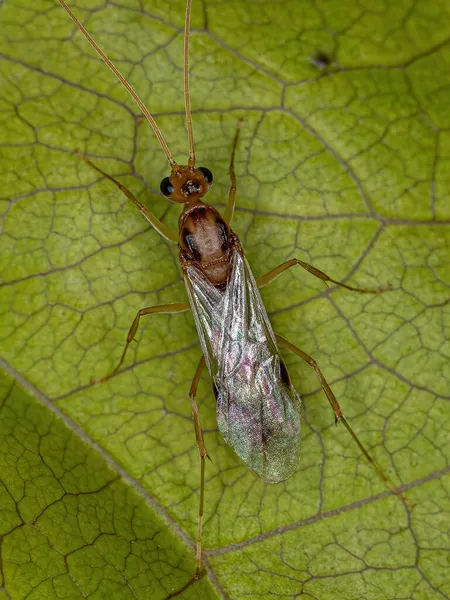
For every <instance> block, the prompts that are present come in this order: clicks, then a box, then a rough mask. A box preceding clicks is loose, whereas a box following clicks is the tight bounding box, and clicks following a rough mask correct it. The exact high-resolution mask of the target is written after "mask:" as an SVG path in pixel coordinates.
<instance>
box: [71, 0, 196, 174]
mask: <svg viewBox="0 0 450 600" xmlns="http://www.w3.org/2000/svg"><path fill="white" fill-rule="evenodd" d="M59 3H60V4H61V6H62V7H63V8H64V10H65V11H66V12H67V13H68V15H69V16H70V18H71V19H72V21H73V22H74V23H75V25H76V26H77V27H78V29H79V30H80V31H81V33H82V34H83V35H84V37H85V38H86V39H87V41H88V42H89V43H90V45H91V46H92V47H93V48H94V50H95V51H96V52H97V54H99V56H100V57H101V58H102V60H103V61H104V62H105V63H106V65H107V66H108V67H109V68H110V69H111V71H112V72H113V73H114V75H115V76H116V77H117V79H118V80H119V81H120V83H121V84H122V85H123V86H124V88H125V89H126V90H127V92H128V93H129V94H130V95H131V97H132V98H133V99H134V101H135V102H136V104H137V105H138V106H139V108H140V109H141V111H142V113H143V115H144V116H145V118H146V119H147V121H148V122H149V123H150V125H151V126H152V128H153V131H154V132H155V135H156V137H157V138H158V142H159V143H160V145H161V148H162V149H163V151H164V154H165V155H166V156H167V160H168V161H169V164H170V166H171V167H172V170H173V169H176V168H177V167H178V165H177V163H176V162H175V160H174V158H173V156H172V154H171V152H170V150H169V147H168V145H167V143H166V140H165V139H164V137H163V135H162V133H161V132H160V130H159V128H158V126H157V124H156V121H155V119H154V118H153V117H152V115H151V114H150V112H149V111H148V109H147V108H146V106H145V104H144V103H143V102H142V100H141V99H140V98H139V96H138V95H137V94H136V92H135V91H134V89H133V88H132V87H131V85H130V84H129V83H128V81H127V80H126V79H125V77H124V76H123V75H122V74H121V73H120V71H119V70H118V69H117V68H116V67H115V66H114V64H113V63H112V62H111V61H110V60H109V58H108V57H107V56H106V54H105V53H104V52H103V50H102V49H101V48H100V47H99V46H98V45H97V43H96V42H95V41H94V39H93V38H92V37H91V36H90V35H89V33H88V32H87V31H86V29H85V28H84V26H83V24H82V23H80V21H79V20H78V19H77V18H76V16H75V15H74V14H73V12H72V11H71V10H70V8H69V7H68V6H67V4H66V3H65V2H64V0H59ZM188 5H190V0H189V1H188ZM189 8H190V7H189ZM187 14H188V11H186V15H187ZM189 15H190V10H189ZM186 27H187V25H186ZM186 64H187V63H186ZM185 68H186V66H185ZM187 94H188V96H189V90H188V92H187ZM188 105H189V101H188V100H187V101H186V112H187V110H188ZM188 127H189V125H188ZM190 136H192V123H191V129H190ZM189 145H190V148H192V150H191V152H192V156H193V153H194V150H193V142H192V146H191V137H190V138H189ZM190 156H191V153H190V154H189V157H190ZM190 161H191V158H189V164H190Z"/></svg>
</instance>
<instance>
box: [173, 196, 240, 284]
mask: <svg viewBox="0 0 450 600" xmlns="http://www.w3.org/2000/svg"><path fill="white" fill-rule="evenodd" d="M179 231H180V238H179V242H178V244H179V247H180V260H181V264H182V266H183V267H185V266H187V263H191V264H194V265H195V266H197V267H198V268H199V269H200V270H201V271H202V272H203V273H204V274H205V275H206V277H207V278H208V279H209V281H210V282H211V283H212V284H213V285H215V286H216V287H219V288H221V287H224V286H225V285H226V283H227V281H228V275H229V267H230V265H229V258H230V248H231V244H232V239H231V230H230V227H229V226H228V224H227V223H225V221H224V220H223V218H222V217H221V215H220V214H219V213H218V212H217V210H216V209H215V208H213V207H212V206H210V205H209V204H205V203H204V202H202V201H201V200H199V201H197V202H192V203H189V204H188V205H186V206H185V208H184V210H183V212H182V213H181V215H180V219H179Z"/></svg>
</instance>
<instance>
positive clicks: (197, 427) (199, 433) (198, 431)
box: [164, 356, 209, 600]
mask: <svg viewBox="0 0 450 600" xmlns="http://www.w3.org/2000/svg"><path fill="white" fill-rule="evenodd" d="M205 366H206V363H205V357H204V356H202V357H201V359H200V362H199V363H198V365H197V369H196V371H195V375H194V379H193V380H192V383H191V389H190V390H189V399H190V401H191V406H192V418H193V420H194V431H195V439H196V440H197V448H198V453H199V455H200V461H201V462H200V505H199V509H198V532H197V550H196V554H195V573H194V575H193V576H192V577H191V579H190V580H189V581H188V582H187V583H186V584H185V585H183V587H181V588H180V589H179V590H176V591H175V592H172V593H171V594H169V596H166V598H165V599H164V600H169V599H170V598H176V597H177V596H179V595H180V594H181V593H182V592H184V591H185V590H187V588H189V587H190V586H191V585H192V584H193V583H194V582H195V581H197V580H198V579H200V577H201V575H200V570H201V562H202V529H203V505H204V500H205V459H206V458H209V455H208V452H207V450H206V448H205V443H204V440H203V430H202V426H201V424H200V416H199V413H198V407H197V403H196V401H195V397H196V396H197V388H198V384H199V381H200V377H201V375H202V371H203V369H204V368H205Z"/></svg>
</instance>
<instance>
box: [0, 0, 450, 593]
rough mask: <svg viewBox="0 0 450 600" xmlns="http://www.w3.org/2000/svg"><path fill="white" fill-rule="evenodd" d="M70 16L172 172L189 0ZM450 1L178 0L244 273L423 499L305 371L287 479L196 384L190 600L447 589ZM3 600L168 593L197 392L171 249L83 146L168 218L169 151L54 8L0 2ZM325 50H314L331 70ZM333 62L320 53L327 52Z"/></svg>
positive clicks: (296, 368) (185, 530)
mask: <svg viewBox="0 0 450 600" xmlns="http://www.w3.org/2000/svg"><path fill="white" fill-rule="evenodd" d="M73 8H74V10H76V12H77V14H78V15H79V16H80V18H82V20H83V21H84V22H85V23H86V25H87V27H88V29H89V31H90V32H91V33H92V34H93V35H94V36H95V38H96V39H97V41H98V42H99V43H100V44H101V45H102V47H104V49H105V50H106V51H107V52H108V53H109V54H110V55H111V58H112V59H113V60H114V61H115V62H116V64H117V66H118V67H119V68H120V69H121V70H122V72H123V73H124V75H126V77H127V78H128V79H129V81H130V82H131V83H132V84H133V86H134V87H135V88H136V90H137V91H138V93H139V94H140V95H141V97H142V99H143V100H144V102H145V103H146V105H148V106H149V108H150V110H151V111H152V112H153V114H154V115H155V116H156V118H157V121H158V124H159V125H160V127H161V129H162V131H163V133H164V135H165V137H166V139H167V142H168V144H169V147H170V148H171V150H172V152H173V153H174V155H175V158H176V160H178V161H181V162H185V160H186V156H187V138H186V133H185V124H184V106H183V74H182V65H183V58H182V51H183V22H184V8H185V7H184V2H183V1H182V0H180V1H178V0H177V1H172V2H169V3H168V2H162V1H160V0H158V1H156V0H155V1H152V2H150V1H146V2H137V1H136V0H127V1H126V2H122V3H111V2H110V3H107V6H106V3H104V2H96V3H94V2H92V1H90V0H89V1H88V0H82V1H81V0H77V2H76V5H75V4H74V7H73ZM449 17H450V9H449V5H448V2H446V1H445V0H437V1H436V2H433V3H428V2H426V1H425V0H419V1H418V2H414V3H411V2H408V1H406V0H400V1H399V2H395V3H386V2H367V1H356V0H350V1H349V2H347V3H345V5H343V4H342V3H341V2H337V1H335V0H332V1H331V0H328V1H327V2H324V1H323V0H318V1H316V2H311V3H298V2H294V1H290V2H285V3H283V4H280V3H276V2H261V3H259V2H258V3H256V2H255V3H253V2H236V1H235V2H231V1H230V2H225V1H224V2H209V1H207V2H203V3H200V2H199V1H198V0H196V1H194V6H193V17H192V21H193V22H192V26H193V33H192V38H191V42H192V43H191V89H192V106H193V108H194V134H195V140H196V152H197V159H198V164H201V165H205V166H207V167H208V168H210V169H211V170H212V171H213V173H214V177H215V183H214V186H213V188H212V190H211V192H210V195H209V196H208V198H209V199H210V201H211V203H214V204H215V205H216V206H218V207H219V209H223V208H224V206H225V204H226V199H227V194H228V187H229V177H228V174H227V171H228V165H229V160H230V152H231V144H232V140H233V136H234V133H235V130H236V126H237V123H238V120H239V119H243V120H244V126H243V128H242V130H241V140H240V143H239V147H238V150H237V156H236V169H237V175H238V206H237V211H236V215H235V219H234V222H233V228H234V230H235V231H236V233H237V234H238V235H239V236H240V238H241V240H242V243H243V245H244V248H245V250H246V253H247V257H248V259H249V261H250V264H251V265H252V267H253V269H254V272H255V274H256V275H260V274H262V273H264V272H266V271H268V270H270V269H272V268H274V267H275V266H277V265H278V264H280V263H281V262H283V261H284V260H286V259H288V258H292V257H298V258H299V259H301V260H304V261H307V262H309V263H312V264H314V265H315V266H316V267H318V268H319V269H322V270H323V271H325V272H326V273H328V274H329V275H330V276H331V277H333V278H334V279H339V280H343V281H345V282H347V283H349V284H350V285H357V286H360V287H362V286H365V287H371V288H377V287H379V286H385V285H387V284H390V285H391V286H392V291H389V292H387V293H384V294H380V295H366V294H364V295H363V294H356V293H351V292H349V291H347V290H345V289H339V288H337V287H336V286H331V287H330V288H329V289H326V288H325V286H324V285H323V282H321V281H319V280H317V279H315V278H314V277H313V276H312V275H310V274H308V273H306V272H304V271H301V270H300V269H297V270H296V269H292V270H290V271H289V272H287V273H285V274H283V275H282V276H281V277H280V278H279V279H277V280H276V281H275V282H274V283H273V284H271V285H270V286H268V287H267V288H265V289H264V290H263V298H264V300H265V302H266V306H267V308H268V310H269V312H270V314H271V318H272V322H273V324H274V327H275V329H276V330H277V331H279V332H280V333H281V334H282V335H284V336H285V337H287V338H288V339H290V340H291V341H292V342H293V343H296V344H298V345H299V346H300V347H301V348H302V349H304V351H305V352H307V353H308V354H310V355H311V356H313V357H314V358H315V359H316V361H317V362H318V364H319V366H320V368H321V369H322V371H323V373H324V375H325V377H326V378H327V380H328V382H329V383H330V384H331V386H332V388H333V391H334V392H335V394H336V396H337V398H338V399H339V401H340V403H341V406H342V409H343V411H344V413H345V415H346V416H347V418H348V421H349V422H350V423H351V425H352V427H353V428H354V429H355V431H356V433H357V435H358V436H359V437H360V439H361V441H362V442H363V443H364V444H365V445H366V447H367V448H368V449H369V451H370V452H371V454H372V456H373V457H374V459H375V460H376V461H377V462H378V463H379V464H380V465H381V467H382V468H383V469H384V470H385V472H386V473H387V474H388V476H389V477H390V478H391V479H392V480H393V481H394V483H395V484H396V485H403V486H404V487H405V489H406V492H405V493H406V495H407V497H408V498H409V499H410V501H411V502H413V503H415V504H416V507H415V509H414V510H413V511H412V512H410V511H409V510H408V509H407V508H406V507H405V506H404V505H403V504H402V503H401V502H400V501H399V500H398V498H396V497H394V496H392V495H391V494H390V493H389V492H387V491H386V489H385V487H384V485H383V483H382V481H381V480H380V479H379V478H378V477H377V475H376V474H375V473H374V472H373V470H372V469H371V467H370V466H369V465H368V464H367V462H366V461H365V459H364V457H363V456H362V455H361V454H360V453H359V451H358V448H357V447H356V445H355V444H354V442H353V441H352V439H351V438H350V436H349V435H348V433H347V432H346V431H345V429H344V428H343V427H341V426H338V427H335V426H334V423H333V414H332V411H331V409H330V408H329V406H328V404H327V401H326V398H325V397H324V395H323V393H322V392H321V391H320V386H319V384H318V381H317V379H316V377H315V374H314V372H313V371H312V369H310V367H308V366H307V365H305V364H299V361H298V360H297V359H296V358H295V357H292V356H290V355H288V354H284V356H285V359H286V363H287V365H288V367H289V370H290V374H291V377H292V379H293V381H294V384H295V386H296V388H297V389H298V390H299V392H300V393H301V394H302V395H303V396H304V405H305V409H304V418H303V429H302V438H303V439H302V454H301V462H300V467H299V470H298V472H297V473H296V474H295V475H294V476H293V477H292V478H291V479H289V480H288V481H286V482H284V483H282V484H277V485H269V484H264V483H263V482H261V481H260V480H259V479H258V478H257V476H255V475H254V474H252V473H251V472H249V471H248V469H246V468H245V466H244V465H243V464H242V463H241V462H240V461H239V459H238V458H237V457H236V456H235V455H234V454H233V452H232V451H231V450H230V449H229V448H228V447H227V446H226V445H225V444H224V442H223V440H222V438H221V437H220V434H219V433H218V431H217V426H216V421H215V406H214V396H213V395H212V393H211V391H210V386H209V383H208V380H207V378H206V377H204V378H203V379H202V381H201V384H200V388H199V395H198V404H199V409H200V414H201V419H202V424H203V427H204V429H205V442H206V446H207V448H208V451H209V453H210V455H211V457H212V461H213V462H212V463H208V464H207V474H206V479H207V483H206V506H205V519H204V537H203V543H204V550H205V559H206V561H205V564H206V566H207V576H205V577H203V578H202V579H201V581H200V582H196V583H195V584H193V585H191V586H190V587H189V588H188V589H187V590H186V591H185V592H183V594H182V595H181V596H180V598H181V597H182V598H186V599H189V598H192V599H193V598H202V599H210V598H211V599H212V598H218V597H224V598H233V600H234V599H236V600H238V599H241V598H247V597H252V598H261V599H262V598H267V597H270V596H271V595H273V596H280V597H284V598H293V599H294V598H305V599H307V598H308V599H309V598H320V600H328V599H333V600H344V599H345V600H353V599H355V600H359V599H360V598H368V599H370V600H379V599H383V600H385V599H394V598H412V599H413V600H430V599H434V598H436V599H438V598H445V597H449V596H450V586H449V583H448V570H449V567H450V551H449V548H450V540H449V532H448V522H449V518H450V516H449V514H450V503H449V497H450V494H449V491H450V490H449V483H448V481H449V472H450V467H449V461H450V446H449V441H448V440H449V439H450V410H449V406H448V404H449V403H448V401H449V392H448V390H449V385H448V361H449V355H450V346H449V342H448V339H449V335H448V332H449V323H450V312H449V307H450V303H449V285H450V267H449V252H448V248H449V243H450V231H449V229H450V227H449V225H450V193H449V189H450V185H449V177H448V174H447V173H448V170H449V166H450V135H449V131H448V123H449V117H450V112H449V106H450V102H449V101H450V93H449V85H450V75H449V73H450V69H449V67H450V52H449V39H450V19H449ZM0 23H1V31H2V36H1V39H0V53H1V56H2V62H1V65H0V77H1V84H0V89H1V99H0V103H1V112H0V115H1V117H0V118H1V122H2V144H1V150H0V157H1V161H0V163H1V175H2V189H3V194H2V199H1V201H0V208H1V214H2V227H3V229H2V235H1V237H0V269H1V275H0V277H1V284H2V287H1V292H0V299H1V304H0V307H1V308H0V319H1V327H0V335H1V355H2V357H3V361H2V366H3V369H4V374H3V377H2V380H1V381H2V383H1V389H0V397H1V400H0V481H1V486H0V513H1V518H0V524H1V525H0V527H1V530H0V557H1V559H0V598H2V599H3V598H5V599H7V598H12V599H14V600H18V599H22V598H27V599H31V600H37V599H44V598H46V599H47V598H86V597H89V598H95V599H103V598H141V599H148V598H151V599H152V600H153V599H155V600H158V599H164V598H165V597H166V596H167V595H168V594H170V593H171V591H172V590H174V589H178V588H179V587H180V586H183V585H184V584H185V583H187V582H188V581H189V578H190V577H191V575H192V573H193V571H194V567H195V561H194V546H195V544H194V540H195V538H196V529H197V513H198V501H199V459H198V451H197V447H196V443H195V436H194V432H193V427H192V421H191V415H190V403H189V399H188V390H189V386H190V381H191V379H192V376H193V373H194V370H195V367H196V364H197V362H198V360H199V358H200V347H199V343H198V338H197V336H196V332H195V327H194V323H193V320H192V316H191V315H189V314H183V315H177V316H171V317H170V316H154V317H147V318H146V319H143V320H142V326H141V327H140V329H139V332H138V334H137V339H138V342H139V343H138V344H135V345H134V346H133V347H132V349H131V352H130V353H129V355H128V356H127V360H126V365H125V366H124V368H123V371H122V373H121V374H120V375H119V376H117V377H115V378H113V379H112V380H110V381H109V382H108V383H106V384H103V385H92V384H91V383H90V379H91V377H92V376H94V377H98V376H102V375H104V374H106V373H107V372H108V371H109V370H111V368H112V367H113V366H114V365H115V364H116V363H117V360H118V359H119V357H120V354H121V351H122V348H123V343H124V340H125V337H126V334H127V331H128V328H129V326H130V324H131V321H132V319H133V318H134V316H135V314H136V311H137V310H138V309H139V308H141V307H144V306H152V305H155V304H160V303H168V302H177V301H184V300H185V299H186V293H185V290H184V286H183V282H182V279H181V276H180V270H179V266H178V260H177V250H176V248H174V247H173V246H171V245H169V244H168V243H166V242H165V241H164V240H162V239H161V238H160V237H159V236H158V235H157V234H156V232H154V231H153V230H151V228H149V227H148V226H147V224H146V222H145V221H144V220H143V219H142V217H141V216H140V215H139V213H138V211H137V210H136V209H135V207H133V206H132V205H130V203H129V202H128V200H127V199H126V198H125V197H124V196H123V195H122V194H120V193H119V191H118V190H117V189H116V188H115V187H114V186H112V184H111V183H110V182H108V181H105V180H104V179H102V178H101V177H100V176H99V174H98V173H96V172H94V171H93V170H92V169H89V168H88V167H87V166H86V165H85V164H84V163H83V162H82V161H80V160H79V158H77V157H76V156H75V155H74V154H73V151H74V150H79V151H82V152H85V153H86V154H87V155H88V156H89V157H91V158H92V160H94V161H95V162H96V163H97V164H98V165H99V166H100V167H101V168H102V169H104V170H106V171H107V172H108V173H110V174H111V175H113V176H115V177H118V178H119V179H120V181H121V182H122V183H123V184H124V185H127V186H128V187H129V188H130V189H131V190H132V191H133V193H134V194H135V195H136V196H137V197H138V198H139V199H140V200H142V201H143V202H145V204H146V205H147V206H149V207H151V210H153V211H154V212H155V214H156V215H158V216H159V217H160V218H162V219H163V220H164V221H165V222H166V223H167V224H168V225H170V226H171V227H173V228H175V229H176V227H177V219H178V214H179V207H177V206H173V205H168V204H167V201H166V200H165V199H164V198H162V197H161V195H160V194H159V191H158V190H159V182H160V180H161V179H162V178H163V177H165V176H166V175H168V167H167V163H166V161H165V157H164V155H163V153H162V152H161V150H160V148H159V147H158V143H157V141H156V140H155V137H154V135H153V133H152V131H151V129H150V127H149V126H148V124H146V123H143V122H141V118H140V115H139V111H138V109H136V108H135V106H134V105H133V103H132V101H131V100H130V99H129V97H128V95H127V93H126V91H124V90H123V88H122V87H121V86H120V85H119V84H118V82H117V81H116V80H115V78H114V77H113V75H112V74H111V73H110V72H109V71H108V70H107V68H106V67H105V66H104V65H103V64H102V63H101V62H100V61H99V59H98V58H97V57H96V56H95V55H94V53H93V52H92V51H91V49H90V48H89V47H88V45H87V43H86V41H85V40H84V39H83V38H82V36H81V35H80V34H79V33H75V29H74V26H73V24H72V22H71V21H70V19H69V18H68V16H67V15H66V14H65V13H64V11H63V10H62V8H61V7H60V6H59V5H58V4H57V3H56V2H53V1H49V0H39V1H38V2H33V3H29V2H26V1H25V0H16V1H12V0H7V1H6V2H5V3H4V4H3V5H2V6H1V9H0ZM325 63H329V64H328V66H326V65H325ZM322 67H324V68H322Z"/></svg>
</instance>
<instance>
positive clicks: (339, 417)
mask: <svg viewBox="0 0 450 600" xmlns="http://www.w3.org/2000/svg"><path fill="white" fill-rule="evenodd" d="M275 339H276V340H277V343H278V344H279V345H280V346H282V347H283V348H286V349H287V350H290V351H291V352H293V353H294V354H297V356H300V358H301V359H302V360H304V361H305V362H306V363H307V364H308V365H309V366H310V367H312V368H313V369H314V371H315V372H316V375H317V378H318V380H319V383H320V385H321V387H322V389H323V391H324V392H325V395H326V397H327V398H328V402H329V403H330V405H331V408H332V409H333V412H334V417H335V421H336V423H339V422H340V423H342V424H343V425H344V427H345V428H346V429H347V431H348V432H349V434H350V435H351V436H352V438H353V440H354V442H355V443H356V444H357V446H358V448H359V449H360V450H361V452H362V453H363V454H364V456H365V457H366V459H367V460H368V461H369V463H370V465H371V466H372V467H373V468H374V469H375V471H376V472H377V473H378V475H379V476H380V477H381V479H382V480H383V481H384V484H385V485H386V487H387V488H389V489H390V490H391V492H393V493H394V494H395V495H396V496H397V497H398V498H399V499H400V500H401V501H402V502H403V503H404V504H406V505H407V506H409V508H411V509H412V508H414V504H412V502H410V501H409V500H408V499H407V498H405V496H403V494H402V493H401V492H399V491H398V489H397V488H396V487H395V485H394V484H393V483H392V481H391V480H390V479H389V478H388V477H387V475H385V474H384V472H383V471H382V470H381V468H380V467H379V466H378V465H377V463H376V462H375V461H374V459H373V458H372V457H371V456H370V454H369V453H368V451H367V450H366V448H365V447H364V446H363V444H362V443H361V442H360V440H359V438H358V436H357V435H356V433H355V432H354V431H353V429H352V428H351V427H350V425H349V424H348V422H347V420H346V418H345V417H344V415H343V413H342V409H341V407H340V405H339V402H338V401H337V399H336V396H335V395H334V393H333V391H332V390H331V388H330V386H329V385H328V383H327V381H326V379H325V377H324V376H323V375H322V371H321V370H320V369H319V367H318V366H317V363H316V361H315V360H314V359H313V358H311V356H309V355H308V354H306V352H303V350H300V348H297V346H294V344H291V342H288V341H287V340H286V339H285V338H284V337H282V336H281V335H278V334H277V333H276V334H275Z"/></svg>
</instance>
